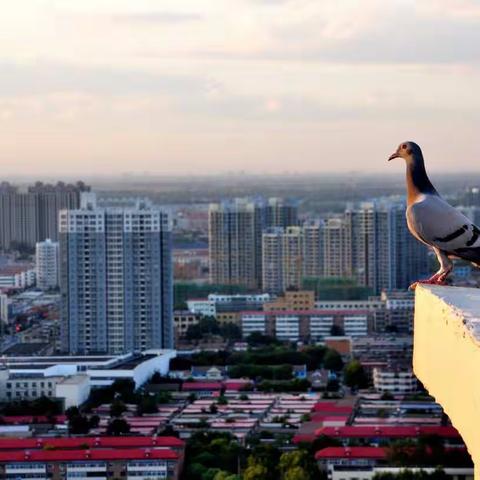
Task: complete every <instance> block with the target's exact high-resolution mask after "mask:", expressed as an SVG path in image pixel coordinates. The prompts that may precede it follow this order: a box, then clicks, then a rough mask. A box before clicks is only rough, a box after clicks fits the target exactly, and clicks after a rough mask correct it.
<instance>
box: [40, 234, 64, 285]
mask: <svg viewBox="0 0 480 480" xmlns="http://www.w3.org/2000/svg"><path fill="white" fill-rule="evenodd" d="M35 271H36V277H37V278H36V281H37V287H38V288H40V289H42V290H49V289H51V288H57V287H58V242H52V241H51V240H50V239H49V238H48V239H47V240H45V241H44V242H37V245H36V247H35Z"/></svg>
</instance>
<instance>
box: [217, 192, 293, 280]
mask: <svg viewBox="0 0 480 480" xmlns="http://www.w3.org/2000/svg"><path fill="white" fill-rule="evenodd" d="M297 223H298V219H297V209H296V207H295V206H294V205H292V204H290V203H288V202H284V201H282V200H280V199H276V198H275V199H269V200H268V201H267V202H265V201H263V200H248V199H242V198H237V199H235V200H232V201H226V202H222V203H215V204H211V205H210V207H209V212H208V237H209V263H210V282H211V283H214V284H224V285H243V286H246V287H250V288H259V287H260V286H261V283H262V232H263V230H265V229H267V228H270V227H281V228H285V227H288V226H290V225H297Z"/></svg>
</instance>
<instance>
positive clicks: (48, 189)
mask: <svg viewBox="0 0 480 480" xmlns="http://www.w3.org/2000/svg"><path fill="white" fill-rule="evenodd" d="M87 191H90V187H88V186H86V185H85V184H84V183H83V182H77V183H76V184H65V183H63V182H58V183H57V184H56V185H50V184H43V183H41V182H37V183H35V185H33V186H30V187H28V188H27V190H26V191H23V190H20V189H19V188H18V187H15V186H13V185H11V184H9V183H7V182H3V183H1V184H0V250H1V249H9V248H11V247H12V245H14V244H23V245H25V246H27V247H35V244H36V243H37V242H41V241H43V240H45V239H47V238H51V239H52V240H54V241H55V240H57V238H58V212H59V211H60V210H61V209H75V208H78V207H79V206H80V196H81V194H82V192H87Z"/></svg>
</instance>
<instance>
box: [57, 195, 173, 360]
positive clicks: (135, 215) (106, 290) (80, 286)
mask: <svg viewBox="0 0 480 480" xmlns="http://www.w3.org/2000/svg"><path fill="white" fill-rule="evenodd" d="M85 200H86V201H85V204H84V205H83V206H82V207H83V208H81V209H78V210H62V211H61V212H60V270H61V294H62V318H63V322H62V327H63V330H62V343H63V348H64V350H65V351H68V352H69V353H72V354H82V355H83V354H94V353H109V354H120V353H126V352H131V351H134V350H145V349H148V348H171V347H172V346H173V321H172V320H173V313H172V303H173V301H172V296H173V286H172V267H171V229H170V225H169V221H168V216H167V214H165V213H164V212H162V211H161V210H159V209H158V208H154V207H152V206H151V204H149V203H148V202H142V201H137V202H136V205H135V206H134V207H130V208H121V207H117V208H114V207H111V208H97V207H96V204H95V201H94V199H93V198H90V199H85Z"/></svg>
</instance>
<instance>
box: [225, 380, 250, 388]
mask: <svg viewBox="0 0 480 480" xmlns="http://www.w3.org/2000/svg"><path fill="white" fill-rule="evenodd" d="M251 383H252V381H251V380H247V379H240V380H226V381H225V382H224V383H223V384H224V385H225V388H226V389H227V390H242V388H245V387H246V386H248V385H250V384H251Z"/></svg>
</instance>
